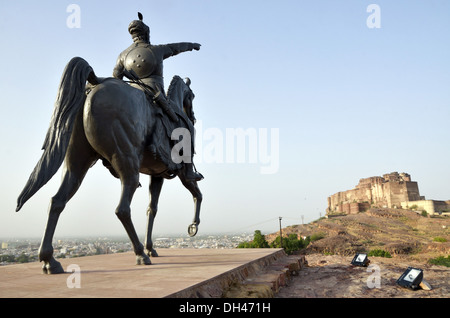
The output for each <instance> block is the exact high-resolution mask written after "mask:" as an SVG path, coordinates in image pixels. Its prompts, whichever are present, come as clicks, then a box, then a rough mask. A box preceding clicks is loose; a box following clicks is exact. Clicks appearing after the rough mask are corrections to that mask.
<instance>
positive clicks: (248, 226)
mask: <svg viewBox="0 0 450 318" xmlns="http://www.w3.org/2000/svg"><path fill="white" fill-rule="evenodd" d="M274 220H278V218H271V219H268V220H266V221H262V222H259V223H255V224H252V225H247V226H244V227H241V228H238V229H236V230H234V231H228V233H232V232H238V231H241V230H244V229H248V228H250V227H255V226H257V225H261V224H264V223H268V222H273V221H274Z"/></svg>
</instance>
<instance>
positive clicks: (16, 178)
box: [0, 0, 450, 237]
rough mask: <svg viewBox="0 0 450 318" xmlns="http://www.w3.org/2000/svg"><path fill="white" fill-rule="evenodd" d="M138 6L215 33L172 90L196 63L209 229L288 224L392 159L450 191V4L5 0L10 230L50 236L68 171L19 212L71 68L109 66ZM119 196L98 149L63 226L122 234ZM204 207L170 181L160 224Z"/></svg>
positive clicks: (433, 188) (185, 29) (61, 230)
mask: <svg viewBox="0 0 450 318" xmlns="http://www.w3.org/2000/svg"><path fill="white" fill-rule="evenodd" d="M374 4H375V5H376V6H373V5H374ZM137 12H142V14H143V16H144V22H146V23H147V24H148V25H149V27H150V30H151V42H152V43H154V44H163V43H171V42H187V41H189V42H198V43H200V44H201V45H202V46H201V49H200V51H198V52H197V51H193V52H188V53H184V54H181V55H179V56H176V57H172V58H170V59H167V60H166V61H165V64H164V72H165V78H164V79H165V85H166V87H165V88H166V89H167V88H168V83H170V80H171V79H172V77H173V76H174V75H180V76H181V77H189V78H190V79H191V80H192V84H191V87H192V90H193V92H194V93H195V96H196V98H195V99H194V111H195V115H196V118H197V120H198V123H197V125H196V126H197V132H198V135H197V136H196V146H197V148H196V151H197V153H196V156H195V157H194V163H195V164H196V167H197V169H198V170H199V171H200V172H201V173H202V174H203V175H204V176H205V179H204V180H203V181H201V182H200V183H199V186H200V189H201V191H202V193H203V196H204V200H203V205H202V211H201V214H200V219H201V223H200V226H199V235H201V234H211V233H221V234H222V233H231V232H238V231H244V230H245V231H248V232H252V231H254V230H258V229H259V230H262V231H264V232H265V233H272V232H276V231H277V230H278V227H279V223H278V218H279V217H282V218H283V224H282V225H283V227H285V226H288V225H290V224H301V223H302V220H303V218H304V222H305V223H309V222H311V221H313V220H316V219H318V218H319V217H320V216H324V215H325V209H326V207H327V197H328V196H330V195H331V194H333V193H336V192H338V191H341V190H344V189H349V188H352V187H353V186H354V185H355V181H356V182H357V180H359V179H360V178H364V177H369V176H375V175H381V174H384V173H389V172H393V171H398V172H408V173H410V174H411V176H412V178H413V179H414V180H416V181H417V182H418V183H419V185H420V193H421V194H423V195H424V196H426V197H432V198H435V199H438V200H448V199H450V193H449V191H448V187H447V180H448V179H449V178H450V169H449V168H448V165H447V163H446V158H448V156H449V155H450V148H449V147H448V146H447V144H448V140H449V139H450V129H449V127H448V118H450V117H449V115H450V107H449V106H450V105H449V103H450V90H449V89H448V87H450V77H449V74H450V60H449V58H448V56H449V53H450V43H449V42H448V41H447V40H446V38H445V36H446V34H447V33H448V31H450V20H449V19H448V13H449V12H450V3H448V2H445V1H429V2H423V1H396V2H395V3H392V1H386V0H380V1H360V0H350V1H342V2H336V1H297V0H286V1H280V2H270V1H253V0H251V1H246V2H245V3H242V2H239V1H214V2H212V1H207V0H190V1H178V0H173V1H164V2H163V3H161V2H158V1H136V2H135V3H133V4H127V5H125V6H124V4H123V2H120V1H108V2H97V1H96V2H90V1H84V0H83V1H73V2H60V3H57V4H55V3H54V2H51V1H43V2H39V3H37V2H32V1H23V2H21V3H20V4H19V3H17V2H6V1H3V2H1V3H0V17H1V19H0V21H1V22H0V24H1V27H0V41H1V43H2V47H3V48H5V49H4V50H2V51H1V52H0V61H2V62H0V63H1V65H2V68H3V70H4V74H5V75H4V76H3V77H2V78H1V79H0V105H1V106H0V107H1V110H2V114H3V115H2V117H1V124H0V133H1V136H2V137H1V138H2V146H3V156H2V158H1V159H0V160H1V161H0V163H1V164H0V167H1V168H0V169H1V170H0V171H1V180H2V181H1V182H0V192H1V193H2V194H1V199H0V204H1V212H0V237H14V236H17V235H18V236H22V237H23V236H33V237H40V236H41V235H42V234H43V232H44V228H45V224H46V219H47V209H48V205H49V202H50V199H51V197H52V196H53V195H54V194H55V193H56V191H57V189H58V187H59V184H60V178H61V170H60V171H58V172H57V173H56V174H55V176H54V177H53V178H52V180H51V181H50V182H49V183H48V184H46V185H45V186H44V187H43V188H42V189H41V190H40V191H39V192H38V193H37V194H36V195H34V196H33V197H32V198H31V199H30V200H29V201H28V202H27V203H26V204H25V205H24V207H23V208H22V210H21V211H20V212H19V213H16V212H14V211H15V207H16V200H17V197H18V195H19V193H20V191H21V190H22V188H23V186H24V185H25V183H26V181H27V179H28V177H29V175H30V173H31V171H32V169H33V168H34V166H35V164H36V162H37V161H38V159H39V158H40V156H41V153H42V152H41V146H42V143H43V141H44V137H45V133H46V131H47V129H48V125H49V122H50V117H51V114H52V111H53V103H54V101H55V98H56V92H57V88H58V84H59V81H60V78H61V75H62V71H63V69H64V67H65V65H66V64H67V62H68V61H69V60H70V59H71V58H72V57H74V56H81V57H83V58H84V59H86V60H87V61H88V63H89V64H90V65H91V66H92V67H93V69H94V71H95V73H96V74H97V76H99V77H107V76H111V75H112V70H113V67H114V65H115V62H116V59H117V57H118V55H119V53H120V52H121V51H123V50H124V49H125V48H126V47H128V46H129V45H130V44H131V43H132V40H131V37H130V35H129V34H128V31H127V27H128V25H129V23H130V22H131V21H132V20H134V19H137ZM17 20H19V21H17ZM24 89H25V91H24ZM230 136H232V139H231V137H230ZM241 137H245V138H246V139H245V140H246V142H247V144H246V145H245V146H244V147H242V148H239V146H238V145H237V140H236V139H238V138H241ZM140 183H141V184H142V187H141V188H139V189H138V190H137V191H136V194H135V196H134V198H133V202H132V206H131V209H132V218H133V221H134V224H135V227H136V230H137V232H138V235H139V236H140V237H143V235H144V234H145V230H146V209H147V206H148V203H149V194H148V190H147V189H148V185H149V178H148V177H147V176H144V175H141V179H140ZM119 196H120V182H119V181H118V180H117V179H115V178H113V177H112V176H111V175H110V174H109V172H108V171H107V170H106V169H105V168H104V167H103V166H102V164H101V162H98V163H97V164H96V165H95V166H94V167H92V168H91V169H90V171H88V173H87V175H86V178H85V179H84V181H83V183H82V185H81V187H80V190H79V191H78V192H77V193H76V195H75V196H74V198H73V199H72V200H71V201H69V203H68V204H67V206H66V208H65V210H64V211H63V213H62V214H61V217H60V221H59V223H58V227H57V229H56V233H55V237H59V236H78V235H84V236H104V235H106V236H108V235H125V230H124V229H123V227H122V225H121V223H120V222H119V220H118V219H117V217H116V216H115V214H114V211H115V208H116V206H117V204H118V201H119ZM193 216H194V204H193V202H192V196H191V194H190V193H189V192H188V191H187V190H186V189H185V188H184V187H183V186H182V185H181V183H180V182H179V180H177V179H175V180H172V181H166V182H165V183H164V186H163V189H162V193H161V199H160V204H159V210H158V214H157V216H156V221H155V227H154V234H155V235H160V234H173V235H180V236H182V235H187V227H188V225H189V224H190V223H191V221H192V218H193Z"/></svg>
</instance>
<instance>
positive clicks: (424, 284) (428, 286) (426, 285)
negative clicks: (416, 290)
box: [419, 279, 433, 290]
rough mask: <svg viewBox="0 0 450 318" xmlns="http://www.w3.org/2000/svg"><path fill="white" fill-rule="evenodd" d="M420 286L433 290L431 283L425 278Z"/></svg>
mask: <svg viewBox="0 0 450 318" xmlns="http://www.w3.org/2000/svg"><path fill="white" fill-rule="evenodd" d="M419 286H420V288H422V289H423V290H432V289H433V288H431V285H430V284H429V283H428V282H427V281H426V280H424V279H422V282H421V283H420V284H419Z"/></svg>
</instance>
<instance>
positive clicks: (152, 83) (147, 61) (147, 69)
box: [113, 13, 203, 181]
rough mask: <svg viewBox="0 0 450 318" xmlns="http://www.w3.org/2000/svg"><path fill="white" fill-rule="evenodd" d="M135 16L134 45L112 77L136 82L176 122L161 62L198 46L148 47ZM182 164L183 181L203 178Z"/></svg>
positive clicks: (145, 31)
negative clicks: (184, 179)
mask: <svg viewBox="0 0 450 318" xmlns="http://www.w3.org/2000/svg"><path fill="white" fill-rule="evenodd" d="M138 17H139V20H134V21H132V22H131V23H130V25H129V27H128V32H129V33H130V34H131V37H132V39H133V42H134V43H133V44H132V45H131V46H130V47H128V48H127V49H126V50H124V51H123V52H122V53H120V55H119V57H118V59H117V63H116V66H115V67H114V71H113V76H114V77H115V78H118V79H123V77H124V76H125V77H128V78H129V79H130V80H138V81H139V82H140V83H141V86H144V87H139V88H142V89H144V91H145V92H146V93H147V96H148V97H149V99H150V103H151V104H156V105H158V106H159V107H160V108H161V109H162V110H163V111H164V113H166V114H167V115H168V116H169V118H170V119H171V120H172V121H175V122H177V121H178V118H177V115H176V114H175V113H174V112H173V110H172V109H171V107H170V105H169V101H168V99H167V97H166V94H165V91H164V78H163V61H164V60H165V59H166V58H168V57H171V56H175V55H177V54H179V53H182V52H186V51H192V50H197V51H198V50H200V44H198V43H190V42H181V43H171V44H165V45H152V44H150V28H149V27H148V26H147V25H146V24H145V23H144V22H143V21H142V20H143V17H142V14H141V13H138ZM130 77H132V78H130ZM135 77H137V78H135ZM142 84H143V85H142ZM145 88H148V89H145ZM149 95H150V96H149ZM192 139H193V138H192ZM184 164H185V167H186V179H187V180H196V181H200V180H202V179H203V176H202V175H201V174H200V173H198V172H197V171H196V170H195V167H194V164H193V163H192V162H185V163H184Z"/></svg>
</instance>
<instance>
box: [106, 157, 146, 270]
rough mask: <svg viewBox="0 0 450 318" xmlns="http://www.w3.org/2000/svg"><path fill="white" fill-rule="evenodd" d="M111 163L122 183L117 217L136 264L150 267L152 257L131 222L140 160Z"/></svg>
mask: <svg viewBox="0 0 450 318" xmlns="http://www.w3.org/2000/svg"><path fill="white" fill-rule="evenodd" d="M111 163H112V165H113V167H114V168H115V170H116V171H117V172H118V174H119V176H120V180H121V182H122V194H121V197H120V202H119V205H118V206H117V209H116V215H117V217H118V218H119V220H120V222H122V225H123V226H124V228H125V230H126V232H127V234H128V237H129V238H130V240H131V243H132V244H133V249H134V253H135V254H136V264H137V265H141V264H145V265H150V264H151V261H150V257H148V256H147V255H146V254H145V252H144V246H143V245H142V244H141V242H140V241H139V238H138V236H137V234H136V230H135V228H134V225H133V222H132V220H131V208H130V205H131V200H132V198H133V195H134V192H135V191H136V189H137V187H138V186H139V170H138V167H139V164H138V163H139V160H138V158H134V156H129V157H128V156H116V157H114V159H113V160H112V162H111Z"/></svg>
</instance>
